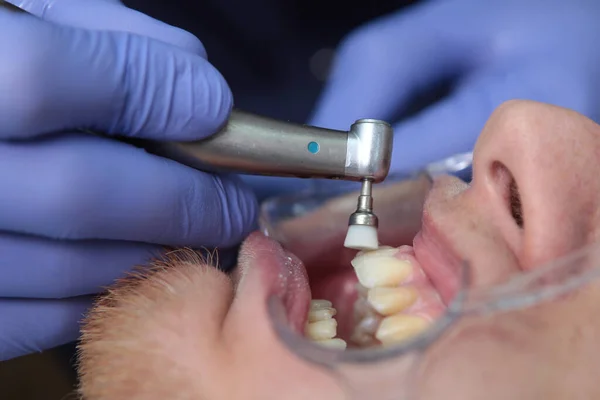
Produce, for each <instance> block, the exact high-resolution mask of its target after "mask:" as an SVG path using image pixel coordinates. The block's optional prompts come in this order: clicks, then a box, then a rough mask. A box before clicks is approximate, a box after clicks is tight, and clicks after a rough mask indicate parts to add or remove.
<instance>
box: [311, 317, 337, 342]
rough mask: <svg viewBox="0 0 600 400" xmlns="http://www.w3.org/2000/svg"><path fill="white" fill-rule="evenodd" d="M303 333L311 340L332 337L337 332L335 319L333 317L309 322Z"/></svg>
mask: <svg viewBox="0 0 600 400" xmlns="http://www.w3.org/2000/svg"><path fill="white" fill-rule="evenodd" d="M305 334H306V336H307V337H308V338H310V339H313V340H323V339H331V338H334V337H335V335H336V334H337V321H336V320H335V319H333V318H331V319H325V320H322V321H315V322H309V323H308V324H307V325H306V328H305Z"/></svg>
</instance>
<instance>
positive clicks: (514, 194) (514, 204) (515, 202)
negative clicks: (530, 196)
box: [509, 179, 523, 228]
mask: <svg viewBox="0 0 600 400" xmlns="http://www.w3.org/2000/svg"><path fill="white" fill-rule="evenodd" d="M509 204H510V213H511V214H512V217H513V219H514V220H515V222H516V223H517V225H518V226H519V228H523V210H522V208H521V196H520V195H519V188H518V187H517V181H515V180H514V179H512V181H511V183H510V197H509Z"/></svg>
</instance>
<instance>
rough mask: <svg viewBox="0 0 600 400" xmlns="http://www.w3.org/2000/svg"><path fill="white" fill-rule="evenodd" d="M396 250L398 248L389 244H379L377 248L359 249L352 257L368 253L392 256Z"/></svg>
mask: <svg viewBox="0 0 600 400" xmlns="http://www.w3.org/2000/svg"><path fill="white" fill-rule="evenodd" d="M397 252H398V249H396V248H394V247H390V246H379V247H378V248H377V250H361V251H359V252H358V253H356V256H354V258H355V259H356V258H360V257H364V256H368V255H373V254H375V255H378V256H388V255H389V256H390V257H391V256H393V255H394V254H396V253H397Z"/></svg>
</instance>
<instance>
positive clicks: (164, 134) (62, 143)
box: [0, 0, 257, 360]
mask: <svg viewBox="0 0 600 400" xmlns="http://www.w3.org/2000/svg"><path fill="white" fill-rule="evenodd" d="M17 5H19V6H21V7H23V8H24V9H27V10H28V11H30V12H32V13H34V14H36V15H37V16H38V17H42V18H43V19H44V20H45V21H43V20H41V19H37V18H35V17H33V16H30V15H26V14H19V13H15V12H13V11H8V10H7V9H4V8H0V60H2V62H1V63H0V188H1V189H0V360H5V359H9V358H12V357H16V356H18V355H21V354H24V353H28V352H33V351H38V350H42V349H45V348H49V347H53V346H56V345H60V344H63V343H66V342H69V341H72V340H74V339H76V338H77V335H78V320H80V318H81V317H82V314H83V313H84V312H85V311H86V309H87V307H88V306H89V304H90V300H91V297H90V296H89V295H91V294H94V293H97V292H98V291H99V290H100V288H101V287H102V286H106V285H109V284H111V283H112V282H113V280H114V279H115V278H116V277H119V276H121V275H123V274H124V273H125V272H126V271H127V270H129V269H131V268H132V267H133V266H135V265H139V264H142V263H145V262H146V261H148V259H149V258H150V257H151V256H152V255H153V254H156V252H157V251H159V250H160V248H161V247H160V246H161V245H171V246H190V247H200V246H207V247H212V246H224V247H227V246H231V245H234V244H236V243H238V242H239V241H240V240H241V239H243V238H244V237H245V235H246V234H247V233H248V232H249V231H250V230H251V228H252V227H253V224H254V222H255V217H256V212H257V204H256V199H255V198H254V196H253V194H252V192H251V191H250V189H248V188H247V187H246V186H244V185H243V184H242V183H241V182H240V181H239V180H238V179H237V178H233V177H225V176H214V175H210V174H206V173H201V172H198V171H196V170H193V169H190V168H187V167H184V166H182V165H180V164H177V163H175V162H173V161H170V160H166V159H162V158H159V157H157V156H154V155H150V154H148V153H146V152H145V151H143V150H140V149H137V148H135V147H133V146H130V145H127V144H124V143H122V142H117V141H114V140H112V139H106V138H102V137H98V136H92V135H86V134H80V133H75V131H76V129H79V128H87V129H92V130H97V131H100V132H106V133H108V134H124V135H127V136H130V137H139V138H142V137H143V138H147V139H156V140H182V141H185V140H191V139H200V138H203V137H206V136H208V135H210V134H211V133H213V132H214V131H216V129H217V128H218V127H219V126H220V125H221V124H223V123H224V122H225V120H226V118H227V117H228V115H229V112H230V110H231V107H232V95H231V92H230V90H229V87H228V86H227V84H226V82H225V80H224V79H223V77H222V76H221V75H220V74H219V73H218V72H217V71H216V70H215V69H214V67H212V66H211V65H210V64H209V63H208V61H207V60H206V54H205V51H204V48H203V46H202V44H201V43H200V42H199V41H198V40H197V39H196V38H195V37H193V36H192V35H190V34H188V33H187V32H184V31H181V30H179V29H176V28H174V27H170V26H167V25H165V24H162V23H160V22H158V21H156V20H153V19H151V18H149V17H146V16H144V15H142V14H140V13H137V12H135V11H133V10H129V9H126V8H125V7H124V6H122V5H121V4H120V3H118V2H116V1H102V0H88V1H84V0H71V1H68V0H63V1H58V0H57V1H23V2H21V3H18V4H17ZM86 27H87V28H88V29H84V28H86ZM102 29H106V30H102ZM109 30H112V31H109ZM117 30H121V32H116V31H117ZM149 37H151V38H154V39H151V38H149ZM69 130H71V133H69ZM57 131H67V134H62V135H50V133H51V132H57Z"/></svg>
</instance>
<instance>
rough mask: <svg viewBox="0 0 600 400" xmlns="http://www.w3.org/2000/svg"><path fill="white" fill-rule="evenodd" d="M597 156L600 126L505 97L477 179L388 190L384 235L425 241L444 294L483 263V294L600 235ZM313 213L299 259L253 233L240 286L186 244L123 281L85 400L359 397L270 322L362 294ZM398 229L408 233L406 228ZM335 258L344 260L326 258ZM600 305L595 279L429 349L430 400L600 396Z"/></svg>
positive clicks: (87, 347)
mask: <svg viewBox="0 0 600 400" xmlns="http://www.w3.org/2000/svg"><path fill="white" fill-rule="evenodd" d="M599 160H600V126H598V125H596V124H595V123H594V122H592V121H591V120H589V119H587V118H585V117H583V116H581V115H579V114H577V113H574V112H572V111H569V110H565V109H561V108H557V107H553V106H549V105H544V104H540V103H534V102H526V101H512V102H508V103H505V104H503V105H502V106H501V107H499V108H498V109H497V110H496V111H495V112H494V114H493V115H492V116H491V117H490V119H489V121H488V123H487V125H486V126H485V128H484V130H483V131H482V133H481V135H480V138H479V141H478V142H477V146H476V149H475V154H474V179H473V182H472V184H471V185H466V184H464V183H462V182H460V181H458V180H456V179H454V178H450V177H444V178H441V179H438V180H436V181H435V182H434V183H433V185H431V183H430V182H429V181H427V180H415V181H413V182H408V183H406V184H404V186H402V187H401V188H400V189H399V190H396V191H395V192H393V193H391V194H389V193H388V195H390V196H395V199H396V201H392V200H393V199H394V197H390V198H388V197H387V195H386V196H384V193H383V192H382V194H381V195H380V196H378V197H376V201H379V199H383V200H381V202H380V203H377V207H378V208H377V210H378V211H377V212H378V214H380V218H382V216H384V215H385V216H386V217H384V218H382V221H383V220H385V221H386V224H387V225H386V227H382V232H381V235H382V242H384V243H386V244H390V245H393V246H398V245H400V244H409V243H410V242H411V241H412V239H413V238H414V247H415V253H416V257H417V259H418V260H419V262H420V263H421V264H422V267H423V269H424V270H425V272H426V273H427V274H428V276H429V278H430V279H431V281H432V283H433V284H434V286H435V287H436V288H437V289H438V291H439V292H440V294H441V296H442V298H444V300H446V301H449V300H450V299H451V298H452V296H453V294H454V293H456V290H457V288H458V281H459V280H458V270H459V265H460V261H461V260H466V261H468V262H469V265H471V268H472V285H473V286H474V287H479V288H486V287H491V286H493V285H497V284H500V283H502V282H504V281H506V279H508V278H510V277H513V276H515V275H519V274H526V273H529V272H531V271H534V270H536V268H541V265H542V264H543V263H545V262H548V261H550V260H554V259H556V258H558V257H560V256H562V255H565V254H567V253H569V252H571V251H574V250H576V249H579V248H581V247H583V246H585V245H587V244H589V243H593V242H595V241H597V231H598V227H599V224H600V221H599V219H598V215H597V212H596V210H598V208H599V207H598V202H599V201H600V180H598V179H597V175H598V172H597V171H598V167H599V163H600V161H599ZM513 181H514V182H513ZM382 190H383V189H382ZM511 196H512V198H511ZM424 197H426V200H425V202H424V205H423V199H424ZM384 198H385V199H384ZM517 199H518V200H517ZM399 204H402V206H399ZM327 207H329V210H328V211H329V212H327V213H324V214H321V215H320V216H319V215H318V214H317V217H318V218H316V219H318V220H319V221H321V225H322V226H332V227H333V226H336V224H337V226H340V228H339V229H340V230H341V229H342V228H343V227H344V224H345V220H344V219H342V216H344V215H345V218H347V215H348V214H347V212H346V210H345V209H343V207H340V205H339V204H337V206H336V204H330V205H328V206H326V207H325V208H324V209H326V208H327ZM336 207H337V208H336ZM350 207H351V206H350ZM336 210H337V211H336ZM319 212H321V211H319ZM415 213H417V214H418V215H421V213H422V220H421V219H418V218H414V215H415ZM326 216H329V217H328V218H330V219H329V220H325V219H324V218H326ZM309 218H315V216H314V215H313V216H312V217H311V216H308V217H307V218H301V219H299V220H298V221H296V222H295V225H294V226H292V227H290V226H288V227H286V226H282V227H281V232H283V233H285V234H286V235H285V242H286V247H287V248H288V249H289V250H284V249H283V248H282V247H281V246H279V245H278V244H277V243H275V242H273V241H272V240H270V239H266V238H264V237H263V236H262V235H260V234H254V235H252V236H250V237H249V238H248V239H247V241H246V242H245V243H244V246H243V248H242V250H241V253H240V258H239V265H238V268H237V269H236V271H235V272H234V273H233V275H232V276H231V277H228V276H226V275H225V274H223V273H221V272H219V271H218V270H216V269H214V268H211V267H210V264H211V263H210V260H203V259H200V258H199V257H198V256H197V255H196V254H195V253H194V252H192V251H189V250H178V251H176V252H174V253H171V254H170V255H169V256H168V257H167V259H166V260H164V261H162V262H157V263H156V265H154V267H153V268H151V269H144V270H141V272H140V273H139V274H138V275H137V276H134V277H130V278H128V279H125V280H123V281H121V282H119V283H118V284H117V285H115V286H114V287H113V288H111V290H110V292H109V294H108V295H107V296H105V297H103V298H102V299H101V300H100V301H99V303H98V304H97V305H96V307H95V308H94V310H93V311H92V312H91V313H90V315H89V316H88V318H87V319H86V321H85V324H84V329H83V338H82V343H81V346H80V356H81V358H80V369H79V372H80V377H81V392H82V394H83V395H84V397H85V398H87V399H90V400H93V399H112V400H115V399H146V400H153V399H164V398H170V399H176V400H177V399H211V400H212V399H261V400H268V399H282V398H285V399H291V400H295V399H298V400H300V399H307V398H310V399H326V400H335V399H343V398H346V397H344V393H343V392H342V390H341V389H340V387H338V386H337V385H336V382H335V381H334V379H333V378H332V377H331V376H329V375H327V374H326V373H325V372H323V371H322V370H321V369H319V368H317V367H316V366H314V365H310V364H309V363H307V362H305V361H302V360H300V359H299V358H298V357H297V356H296V355H294V354H293V353H292V352H290V351H289V350H288V349H287V348H286V347H285V346H284V345H283V344H282V342H281V341H280V340H279V339H278V338H277V337H276V334H275V333H274V331H273V330H272V328H271V324H270V317H269V316H268V314H267V309H266V300H267V298H268V297H269V296H271V295H275V296H276V297H278V298H279V299H280V300H281V303H282V304H283V306H284V308H285V309H286V310H287V312H288V318H289V320H290V323H291V325H292V328H294V329H296V330H299V329H301V326H302V322H303V319H302V317H301V316H302V315H303V313H306V307H307V305H308V300H309V298H310V296H311V294H310V290H311V289H312V296H313V298H324V297H327V298H331V296H323V294H326V293H330V294H331V293H332V292H335V293H334V294H333V295H332V296H333V297H335V298H336V299H337V300H340V299H341V300H343V299H346V300H349V299H351V296H352V293H351V291H350V290H348V287H350V285H348V284H347V283H348V282H351V281H352V280H351V279H350V277H351V273H350V272H349V271H351V270H349V268H350V267H349V263H348V262H347V261H348V260H349V258H350V257H351V256H352V255H351V254H349V253H347V252H346V251H345V250H341V246H340V245H339V242H340V237H341V238H342V239H343V234H340V233H339V232H338V231H336V230H335V228H331V229H332V231H331V233H330V234H327V235H326V236H325V237H321V238H319V237H318V236H317V235H318V234H319V233H320V234H321V235H323V231H324V229H323V228H321V229H319V230H318V231H313V232H312V236H313V237H314V239H307V238H308V237H310V236H311V235H309V234H310V233H311V231H310V229H311V228H310V227H311V226H314V224H311V223H310V220H309ZM390 221H396V222H397V223H398V225H401V226H402V227H401V228H400V227H398V228H397V229H396V230H395V233H394V228H393V224H392V223H388V222H390ZM421 221H422V222H421ZM521 222H522V223H521ZM417 231H419V232H418V233H417ZM340 232H341V231H340ZM415 234H416V237H415ZM307 235H308V236H307ZM340 235H341V236H340ZM302 238H304V239H302ZM327 238H329V239H327ZM332 238H333V239H332ZM290 251H291V252H290ZM292 253H293V254H292ZM327 254H335V256H330V259H329V260H328V261H327V262H323V261H322V260H323V259H324V257H326V256H327ZM300 259H301V260H303V261H304V263H305V266H306V270H307V271H308V275H309V277H310V284H311V289H309V288H308V287H307V285H306V281H305V279H306V277H305V276H304V275H303V274H304V267H303V266H302V263H301V262H300ZM335 260H339V262H335ZM281 268H287V269H288V270H289V271H292V273H290V274H288V275H289V276H288V277H287V278H285V281H284V282H282V281H281V280H277V279H276V278H275V277H276V276H278V271H279V272H280V271H282V269H281ZM291 294H293V295H291ZM341 303H343V302H341ZM334 304H336V301H334ZM599 312H600V286H599V285H598V284H597V283H595V282H594V283H591V284H590V285H588V286H585V287H583V288H580V289H578V290H576V291H574V292H572V293H570V294H569V295H567V296H563V297H561V298H560V299H556V300H552V301H548V302H545V303H541V304H538V305H536V306H532V307H529V308H526V309H522V310H517V311H510V312H506V313H497V314H494V315H493V316H488V317H478V316H472V317H468V318H464V319H461V320H459V321H458V322H457V323H456V324H455V325H454V326H453V327H452V328H451V329H450V330H449V332H448V334H446V335H445V336H443V337H442V338H440V339H439V340H437V341H436V342H435V343H434V344H433V345H432V346H431V347H430V348H428V350H427V352H426V353H425V355H424V358H423V364H422V368H421V369H420V374H419V375H418V379H417V380H416V387H418V389H419V390H420V393H421V396H420V398H421V399H427V400H438V399H439V400H448V399H461V400H465V399H466V400H470V399H473V400H479V399H482V398H485V399H498V400H500V399H502V400H504V399H517V400H518V399H551V400H552V399H557V400H558V399H561V400H562V399H565V398H569V399H591V398H600V384H599V383H598V380H597V376H596V375H597V371H598V369H599V368H600V350H599V349H600V346H598V343H600V319H598V318H595V316H597V315H598V313H599ZM341 314H344V312H342V311H340V315H341ZM299 316H300V317H299ZM340 318H341V319H343V316H340ZM307 382H310V385H307Z"/></svg>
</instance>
